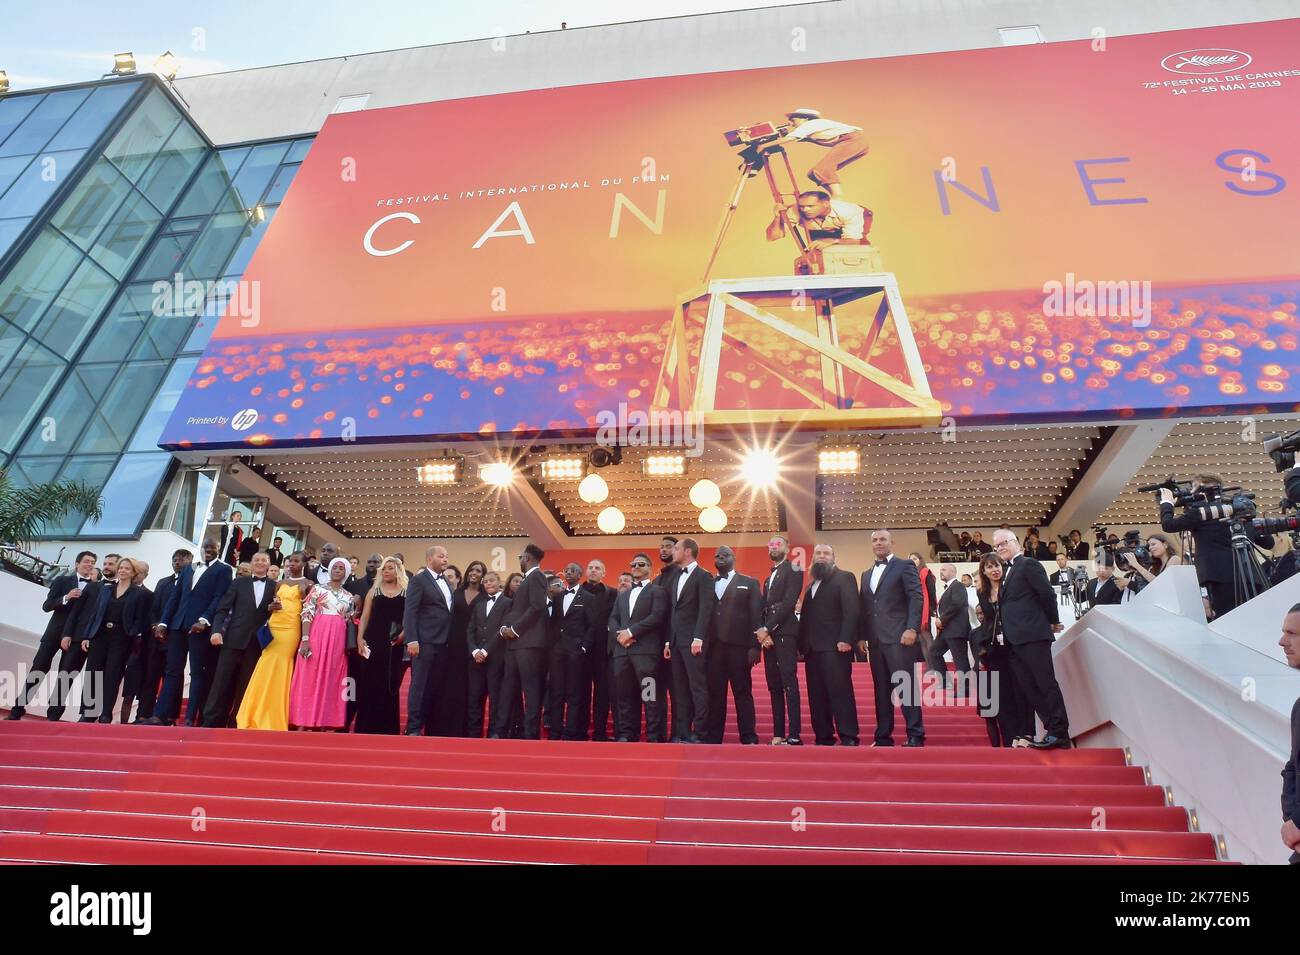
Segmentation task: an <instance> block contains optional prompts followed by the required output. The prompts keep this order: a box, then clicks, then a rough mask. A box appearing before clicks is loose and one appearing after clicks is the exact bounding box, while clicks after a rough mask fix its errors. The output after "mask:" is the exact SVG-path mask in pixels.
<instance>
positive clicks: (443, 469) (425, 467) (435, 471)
mask: <svg viewBox="0 0 1300 955" xmlns="http://www.w3.org/2000/svg"><path fill="white" fill-rule="evenodd" d="M460 464H461V462H460V459H459V458H437V459H435V460H432V461H427V462H425V463H424V464H422V465H421V466H420V467H418V468H416V469H415V477H416V480H418V481H419V482H420V483H421V484H424V485H426V486H427V485H431V484H455V483H456V482H457V481H459V480H460Z"/></svg>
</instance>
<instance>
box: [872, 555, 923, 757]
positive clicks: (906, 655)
mask: <svg viewBox="0 0 1300 955" xmlns="http://www.w3.org/2000/svg"><path fill="white" fill-rule="evenodd" d="M871 550H872V553H874V554H875V555H876V562H875V564H874V566H872V567H871V568H869V569H868V570H864V571H863V572H862V585H861V591H860V595H859V596H860V599H861V608H862V612H861V631H862V643H863V644H865V648H866V651H867V653H868V654H869V655H870V657H871V681H872V684H873V686H872V689H873V691H874V694H875V703H876V736H875V742H874V743H872V745H873V746H893V745H894V700H893V691H894V687H895V686H897V687H898V688H899V692H900V695H901V697H902V709H903V720H904V722H906V724H907V742H906V743H905V744H904V745H906V746H924V745H925V726H924V724H923V722H922V720H921V705H920V698H921V686H920V683H919V681H918V680H917V679H916V664H918V663H920V662H921V643H920V640H919V639H917V631H918V630H920V628H921V623H922V620H921V606H922V603H923V601H922V597H921V576H920V573H919V571H917V569H916V565H915V564H914V563H912V562H911V561H910V560H908V559H906V558H902V559H900V558H898V557H896V556H894V552H893V551H894V540H893V535H892V534H891V533H890V532H889V531H886V530H878V531H873V532H872V534H871Z"/></svg>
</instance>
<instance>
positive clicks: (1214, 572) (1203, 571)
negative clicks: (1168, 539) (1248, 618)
mask: <svg viewBox="0 0 1300 955" xmlns="http://www.w3.org/2000/svg"><path fill="white" fill-rule="evenodd" d="M1160 527H1161V528H1162V529H1163V530H1164V531H1165V532H1166V533H1169V534H1177V533H1180V532H1182V531H1191V532H1192V541H1193V542H1194V543H1195V544H1196V578H1197V579H1198V580H1199V581H1200V582H1201V583H1203V584H1207V583H1218V584H1230V583H1232V530H1231V529H1230V528H1229V527H1228V525H1227V524H1225V523H1224V522H1222V521H1209V522H1205V523H1203V522H1202V521H1201V520H1200V518H1198V517H1196V516H1194V515H1192V514H1178V515H1175V514H1174V506H1173V505H1172V504H1164V503H1162V504H1161V505H1160ZM1246 536H1247V537H1248V538H1250V539H1251V540H1253V541H1254V542H1255V543H1257V544H1259V545H1260V546H1261V547H1264V548H1266V549H1271V548H1272V547H1273V544H1274V540H1273V535H1271V534H1261V533H1259V532H1258V531H1256V530H1255V529H1254V528H1253V527H1252V526H1251V525H1250V522H1249V521H1247V522H1246Z"/></svg>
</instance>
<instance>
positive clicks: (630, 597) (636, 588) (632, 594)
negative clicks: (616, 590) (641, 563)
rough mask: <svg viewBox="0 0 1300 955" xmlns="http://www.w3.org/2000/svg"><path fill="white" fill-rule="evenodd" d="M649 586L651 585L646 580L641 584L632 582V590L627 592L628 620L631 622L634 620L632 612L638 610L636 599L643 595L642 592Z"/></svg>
mask: <svg viewBox="0 0 1300 955" xmlns="http://www.w3.org/2000/svg"><path fill="white" fill-rule="evenodd" d="M647 586H649V585H648V584H647V583H646V582H645V581H644V580H643V581H641V582H640V583H637V582H636V581H633V582H632V589H631V590H629V591H628V592H627V618H628V621H629V622H630V621H631V619H632V611H633V610H635V609H636V598H637V597H639V596H640V595H641V591H643V590H645V588H646V587H647Z"/></svg>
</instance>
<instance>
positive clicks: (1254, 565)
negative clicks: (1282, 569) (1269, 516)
mask: <svg viewBox="0 0 1300 955" xmlns="http://www.w3.org/2000/svg"><path fill="white" fill-rule="evenodd" d="M1228 526H1229V528H1230V529H1231V531H1232V594H1233V599H1234V601H1235V603H1234V606H1237V607H1240V606H1241V605H1242V604H1244V603H1245V602H1246V601H1247V600H1250V599H1251V598H1252V597H1258V596H1259V595H1260V594H1262V593H1263V592H1264V591H1265V590H1268V586H1269V585H1268V579H1267V578H1266V577H1265V576H1264V571H1263V569H1262V568H1261V567H1260V566H1259V563H1258V562H1257V561H1256V560H1255V545H1254V544H1252V543H1251V542H1250V538H1248V537H1247V536H1246V525H1245V523H1244V522H1243V521H1242V520H1241V519H1240V518H1236V517H1234V518H1233V519H1232V522H1231V523H1230V524H1229V525H1228Z"/></svg>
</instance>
